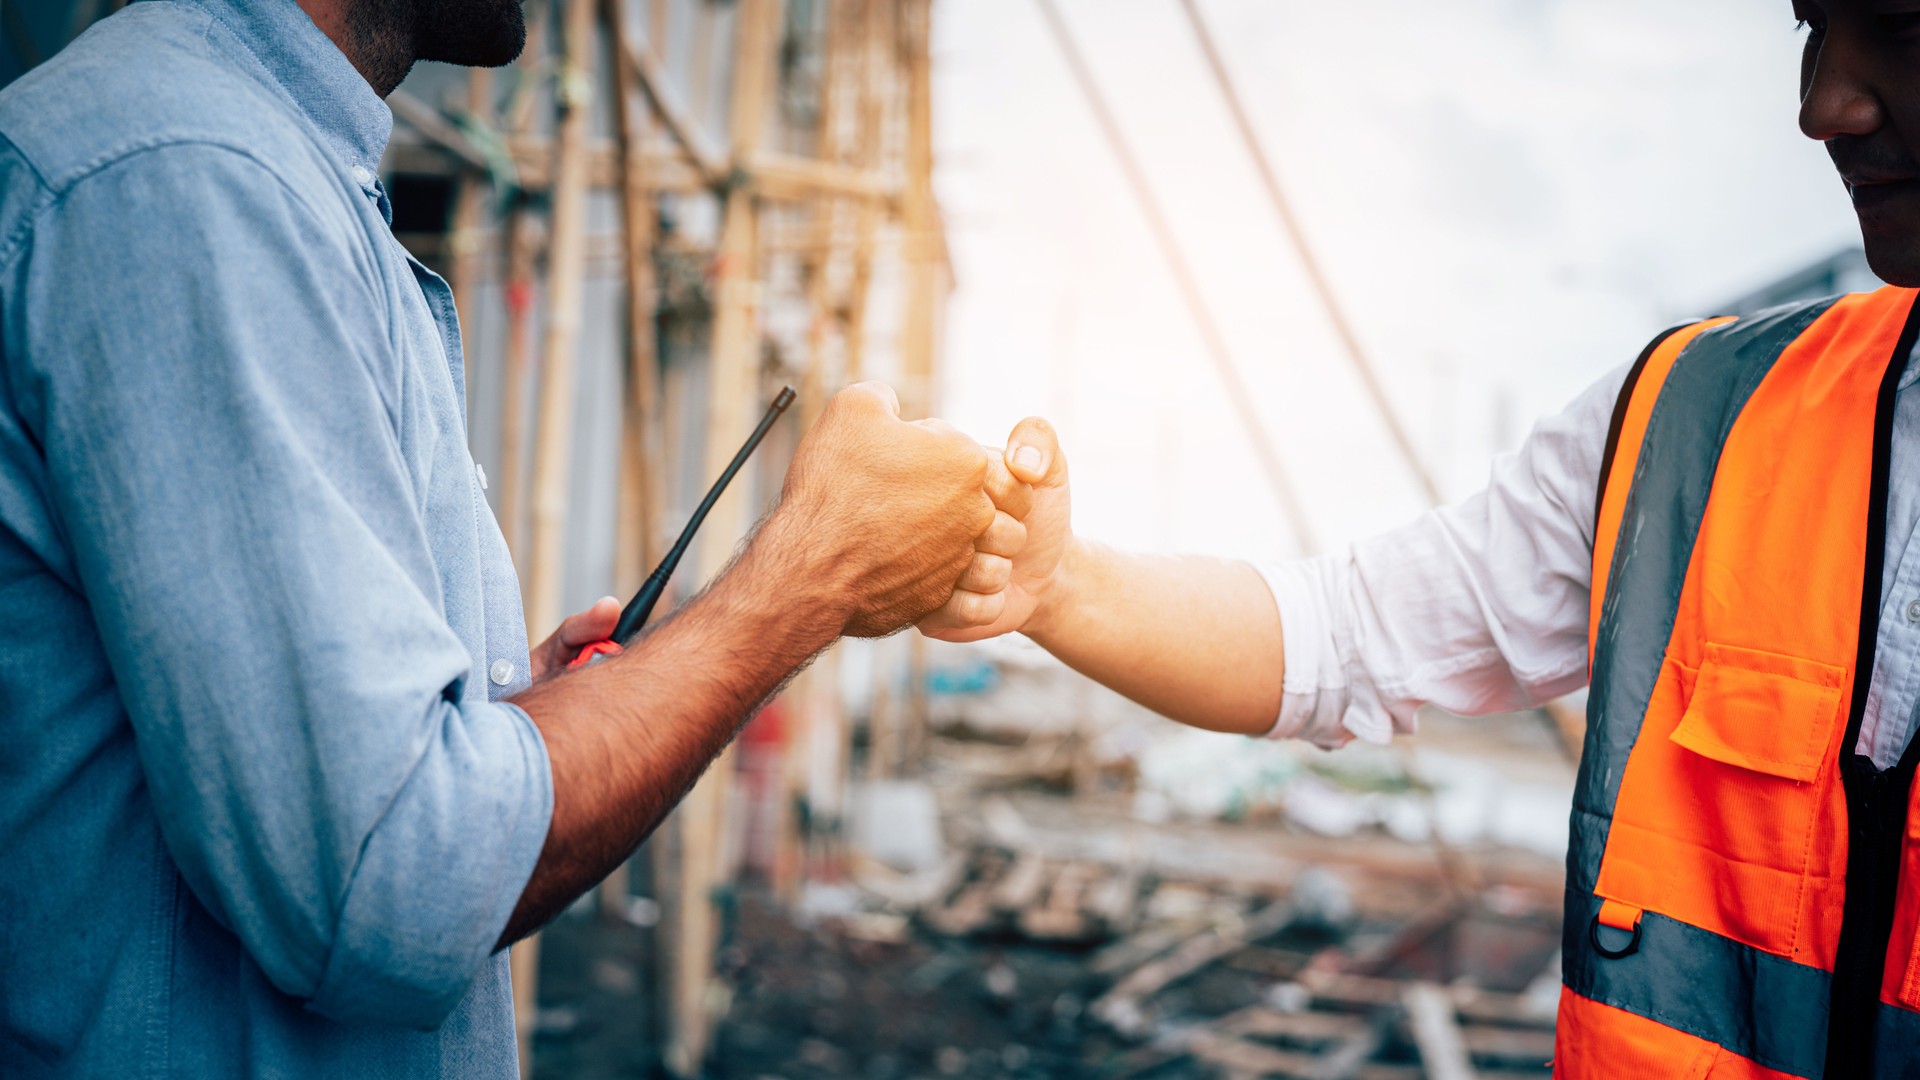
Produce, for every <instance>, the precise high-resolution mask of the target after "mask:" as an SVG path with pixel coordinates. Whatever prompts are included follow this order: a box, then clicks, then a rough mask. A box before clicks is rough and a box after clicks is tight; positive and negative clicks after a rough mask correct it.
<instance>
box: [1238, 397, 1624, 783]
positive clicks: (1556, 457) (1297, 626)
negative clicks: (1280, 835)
mask: <svg viewBox="0 0 1920 1080" xmlns="http://www.w3.org/2000/svg"><path fill="white" fill-rule="evenodd" d="M1627 370H1628V369H1627V368H1625V367H1622V368H1620V369H1618V370H1616V371H1613V372H1611V373H1609V374H1608V375H1607V376H1606V377H1605V378H1603V379H1601V380H1600V381H1599V382H1597V383H1595V384H1594V385H1593V386H1592V387H1590V388H1589V389H1587V390H1586V392H1584V393H1582V394H1581V395H1580V396H1579V397H1578V398H1576V399H1575V400H1574V402H1573V404H1571V405H1570V406H1568V407H1567V409H1566V410H1565V411H1563V412H1561V413H1559V414H1558V415H1555V416H1551V417H1548V418H1547V419H1545V420H1542V421H1541V422H1540V423H1539V424H1538V425H1536V426H1535V427H1534V429H1533V431H1532V433H1531V434H1529V435H1528V437H1527V440H1526V442H1525V444H1523V445H1522V446H1521V447H1520V449H1519V450H1518V451H1517V452H1514V453H1510V454H1505V455H1502V456H1501V457H1500V458H1499V459H1498V460H1496V461H1495V462H1494V466H1493V474H1492V477H1491V479H1490V480H1489V482H1488V485H1487V488H1486V490H1484V491H1482V492H1480V493H1479V494H1478V495H1475V496H1473V497H1471V498H1469V499H1467V500H1465V501H1464V502H1460V503H1456V504H1454V505H1451V506H1447V507H1443V508H1441V509H1438V510H1431V511H1428V512H1427V513H1425V514H1422V515H1421V516H1420V518H1419V519H1418V520H1416V521H1414V522H1413V523H1411V524H1409V525H1406V526H1403V527H1401V528H1399V529H1396V530H1394V531H1392V532H1389V533H1386V534H1385V535H1382V536H1378V537H1375V538H1373V539H1371V540H1366V541H1363V542H1361V543H1359V544H1356V545H1354V547H1353V548H1352V550H1350V551H1349V552H1347V553H1346V554H1345V555H1335V556H1323V557H1321V558H1316V559H1307V560H1302V561H1298V562H1291V563H1282V564H1278V565H1273V566H1264V567H1261V572H1262V573H1263V574H1264V575H1265V576H1266V579H1267V584H1268V586H1269V587H1270V588H1271V589H1272V590H1273V596H1274V601H1275V603H1276V604H1277V605H1278V606H1279V609H1280V623H1281V636H1282V640H1283V643H1284V647H1285V649H1286V676H1285V680H1284V685H1283V697H1282V701H1281V706H1280V716H1279V719H1278V721H1277V722H1276V723H1275V724H1274V727H1273V729H1272V731H1271V733H1270V734H1271V736H1272V737H1275V738H1299V739H1306V740H1308V741H1311V742H1313V743H1316V744H1318V745H1320V746H1326V747H1335V746H1340V745H1342V744H1344V743H1346V742H1348V741H1349V740H1351V739H1353V738H1355V737H1358V738H1361V739H1364V740H1367V741H1369V742H1385V741H1387V739H1388V738H1389V737H1390V736H1391V735H1392V734H1393V733H1394V732H1409V733H1410V732H1412V731H1413V729H1414V715H1415V713H1416V712H1417V711H1418V710H1419V708H1420V706H1421V705H1424V704H1432V705H1437V706H1439V707H1440V708H1443V709H1446V710H1448V711H1450V712H1456V713H1461V714H1464V715H1483V714H1487V713H1494V712H1502V711H1506V710H1511V709H1520V708H1527V707H1529V706H1533V705H1538V704H1540V703H1542V702H1545V701H1551V700H1553V699H1554V698H1556V697H1559V696H1560V695H1562V694H1565V693H1568V692H1570V691H1573V690H1576V689H1578V688H1579V687H1580V686H1581V685H1583V684H1584V683H1585V682H1586V680H1587V607H1588V595H1589V591H1590V589H1591V585H1592V576H1593V575H1592V569H1593V568H1592V563H1593V530H1594V497H1595V492H1596V489H1597V488H1598V486H1599V481H1600V461H1601V457H1602V456H1603V454H1604V453H1605V448H1606V440H1607V427H1608V424H1609V423H1610V421H1611V419H1612V415H1613V406H1614V402H1615V400H1616V399H1617V398H1618V397H1619V394H1620V389H1621V387H1622V386H1623V385H1624V384H1625V382H1626V374H1627Z"/></svg>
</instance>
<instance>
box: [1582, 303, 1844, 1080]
mask: <svg viewBox="0 0 1920 1080" xmlns="http://www.w3.org/2000/svg"><path fill="white" fill-rule="evenodd" d="M1832 305H1833V300H1830V299H1829V300H1822V301H1818V302H1816V303H1813V304H1804V305H1795V306H1792V307H1786V308H1777V309H1775V310H1772V311H1768V312H1762V313H1761V314H1758V315H1754V316H1750V317H1748V318H1744V319H1741V320H1740V321H1738V322H1734V323H1728V324H1726V325H1724V326H1717V327H1714V328H1713V329H1711V330H1707V331H1705V332H1703V333H1701V334H1700V335H1699V336H1698V337H1695V338H1694V339H1693V341H1692V342H1690V343H1689V344H1688V345H1687V348H1686V349H1685V350H1684V351H1683V352H1682V353H1681V354H1680V358H1679V359H1678V360H1677V361H1676V362H1675V363H1674V365H1673V369H1672V371H1671V372H1670V373H1669V374H1668V376H1667V379H1666V382H1665V384H1664V385H1663V386H1662V388H1661V390H1660V396H1659V397H1658V398H1657V399H1656V400H1655V403H1654V407H1653V412H1652V414H1651V415H1650V416H1649V418H1648V421H1647V431H1646V436H1645V437H1644V438H1643V439H1642V440H1641V444H1640V454H1639V459H1638V462H1637V463H1636V465H1635V467H1634V473H1633V482H1632V486H1631V487H1630V488H1629V489H1628V494H1627V504H1626V509H1625V512H1624V513H1623V514H1622V516H1621V524H1620V535H1619V538H1618V540H1617V542H1616V543H1615V546H1614V551H1613V563H1612V565H1611V567H1610V569H1609V571H1608V576H1607V594H1606V598H1605V600H1604V601H1603V603H1602V605H1601V609H1600V627H1599V632H1598V634H1597V637H1596V640H1595V642H1594V658H1593V683H1592V688H1591V691H1590V693H1589V695H1588V698H1587V741H1586V748H1585V752H1584V753H1583V754H1582V755H1581V760H1580V777H1579V780H1578V782H1577V784H1576V786H1575V788H1574V796H1573V819H1572V835H1571V837H1570V839H1569V843H1568V847H1567V884H1568V889H1567V913H1566V914H1567V921H1566V930H1565V960H1564V963H1565V978H1566V982H1567V987H1568V988H1569V989H1571V990H1572V991H1573V992H1574V993H1577V994H1579V995H1581V996H1582V997H1586V998H1588V999H1590V1000H1593V1001H1598V1002H1601V1003H1602V1004H1606V1005H1611V1006H1614V1007H1615V1008H1619V1009H1624V1010H1626V1011H1627V1012H1631V1013H1635V1014H1637V1015H1639V1016H1644V1017H1646V1018H1648V1019H1650V1020H1654V1021H1657V1022H1659V1023H1661V1024H1664V1025H1666V1026H1668V1027H1671V1028H1674V1029H1676V1030H1679V1031H1684V1032H1687V1033H1688V1034H1690V1035H1694V1036H1697V1037H1699V1038H1702V1039H1706V1040H1708V1041H1711V1042H1715V1043H1718V1044H1720V1045H1721V1046H1724V1047H1726V1048H1727V1049H1728V1050H1731V1051H1733V1052H1734V1053H1736V1054H1739V1055H1740V1056H1742V1057H1745V1058H1750V1059H1752V1060H1754V1061H1757V1062H1759V1063H1761V1064H1762V1065H1765V1066H1767V1067H1768V1068H1772V1069H1776V1070H1778V1071H1780V1072H1784V1073H1790V1074H1792V1075H1794V1076H1803V1077H1809V1078H1817V1077H1819V1076H1820V1073H1821V1069H1822V1066H1823V1064H1824V1060H1825V1056H1826V1037H1827V1000H1828V998H1827V988H1828V976H1827V974H1826V973H1825V972H1822V971H1819V970H1817V969H1815V968H1810V967H1806V966H1805V965H1801V964H1795V963H1792V962H1790V961H1787V960H1783V959H1781V958H1780V957H1777V956H1774V955H1772V954H1770V953H1765V952H1762V951H1760V950H1758V949H1754V948H1752V947H1750V946H1747V945H1743V944H1740V943H1739V942H1735V941H1732V940H1729V939H1727V938H1723V937H1721V936H1719V935H1717V934H1713V933H1711V932H1709V931H1706V930H1701V929H1699V928H1697V927H1692V926H1687V925H1685V924H1683V923H1679V922H1676V921H1674V920H1672V919H1667V918H1664V917H1662V916H1658V915H1654V914H1652V913H1648V914H1647V915H1645V916H1643V917H1642V919H1641V927H1642V933H1641V943H1640V948H1639V950H1638V951H1637V952H1636V953H1634V954H1633V955H1631V956H1628V957H1625V958H1623V959H1620V960H1607V959H1605V958H1603V957H1601V956H1599V955H1597V954H1595V953H1594V951H1593V948H1592V946H1591V945H1590V944H1589V942H1588V940H1587V930H1588V926H1589V925H1590V924H1591V923H1592V921H1593V918H1594V915H1595V914H1596V912H1597V911H1598V908H1599V901H1598V900H1596V899H1595V898H1594V896H1593V890H1594V887H1595V884H1596V882H1598V880H1599V877H1600V860H1601V856H1602V855H1603V853H1604V852H1605V851H1606V846H1607V836H1608V832H1609V830H1610V828H1611V827H1612V824H1613V807H1614V803H1615V801H1616V800H1617V799H1618V798H1619V795H1620V777H1621V774H1622V772H1623V771H1624V770H1625V768H1626V764H1627V756H1628V755H1629V754H1631V753H1632V752H1633V745H1634V742H1635V741H1636V740H1637V739H1638V738H1639V735H1640V724H1641V721H1642V720H1643V719H1644V718H1645V717H1646V712H1647V703H1648V701H1650V700H1651V699H1652V697H1653V687H1654V683H1655V682H1656V681H1657V680H1658V679H1659V677H1660V669H1661V665H1662V662H1663V660H1664V659H1665V657H1666V653H1667V644H1668V641H1669V639H1671V637H1672V636H1673V623H1674V618H1675V614H1676V612H1677V611H1678V609H1679V606H1680V592H1681V588H1682V586H1683V585H1684V584H1685V582H1686V576H1687V567H1688V565H1689V564H1690V563H1691V562H1692V559H1693V545H1694V541H1695V540H1696V538H1697V537H1698V535H1699V531H1700V520H1701V518H1702V516H1703V515H1704V514H1705V513H1706V508H1707V496H1708V494H1709V493H1710V492H1711V490H1712V488H1713V477H1714V473H1715V472H1716V471H1717V470H1718V468H1719V465H1720V452H1721V449H1722V447H1724V446H1725V445H1726V441H1727V434H1728V433H1729V432H1730V431H1732V429H1733V423H1734V420H1735V419H1737V418H1738V417H1739V415H1740V410H1741V409H1743V408H1745V406H1746V403H1747V399H1748V398H1750V397H1752V396H1753V392H1754V390H1755V389H1756V388H1757V387H1758V386H1759V385H1760V382H1761V380H1763V379H1765V378H1766V376H1767V373H1768V372H1769V371H1771V370H1773V365H1774V363H1775V361H1777V360H1778V359H1779V358H1780V354H1781V353H1782V352H1784V351H1785V350H1786V348H1787V346H1788V345H1790V344H1792V343H1793V341H1794V340H1795V339H1796V338H1798V337H1799V336H1800V335H1801V334H1803V333H1805V332H1806V329H1807V327H1809V326H1811V325H1813V322H1814V320H1816V319H1818V318H1819V317H1820V316H1821V315H1823V314H1825V313H1826V311H1827V309H1828V308H1829V307H1831V306H1832ZM1782 995H1784V996H1782Z"/></svg>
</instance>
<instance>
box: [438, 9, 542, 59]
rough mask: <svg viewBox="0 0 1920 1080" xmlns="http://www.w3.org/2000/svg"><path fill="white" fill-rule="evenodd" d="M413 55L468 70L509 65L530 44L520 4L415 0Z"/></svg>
mask: <svg viewBox="0 0 1920 1080" xmlns="http://www.w3.org/2000/svg"><path fill="white" fill-rule="evenodd" d="M415 3H416V5H417V7H416V10H415V12H414V39H413V43H414V55H415V58H416V59H420V60H438V61H440V62H441V63H446V64H460V65H463V66H466V67H501V66H503V65H506V64H511V63H513V62H514V60H516V59H518V58H519V56H520V50H521V49H524V48H525V47H526V44H527V19H526V15H525V13H524V12H522V11H521V9H520V3H521V0H415Z"/></svg>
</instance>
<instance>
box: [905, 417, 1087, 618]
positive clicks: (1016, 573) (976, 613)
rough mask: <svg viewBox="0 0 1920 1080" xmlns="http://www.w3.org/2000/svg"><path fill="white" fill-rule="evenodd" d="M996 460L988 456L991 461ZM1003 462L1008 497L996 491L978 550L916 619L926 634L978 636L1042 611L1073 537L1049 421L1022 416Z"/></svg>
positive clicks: (1063, 470) (1063, 465)
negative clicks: (936, 603)
mask: <svg viewBox="0 0 1920 1080" xmlns="http://www.w3.org/2000/svg"><path fill="white" fill-rule="evenodd" d="M1001 460H1003V459H1002V458H1001V457H1000V455H995V457H994V464H995V466H997V467H998V466H1000V462H1001ZM1004 461H1005V465H1004V466H1003V469H1004V471H1005V473H1006V477H1007V481H1008V482H1009V483H1011V484H1013V485H1017V487H1016V488H1015V489H1014V494H1013V495H1011V496H1009V497H1007V498H1006V499H1004V500H1003V498H1002V496H1001V495H1000V494H998V493H996V494H995V496H994V502H995V503H996V505H997V506H998V507H999V513H997V514H996V515H995V519H994V523H993V526H992V528H990V529H988V531H987V533H986V534H985V535H984V536H982V537H981V539H980V541H979V544H978V548H979V550H980V552H981V554H980V555H979V556H977V557H976V558H975V560H974V562H973V564H972V566H970V567H969V569H968V572H967V574H966V576H965V577H963V578H962V579H961V580H960V584H959V588H957V589H955V590H954V592H953V595H952V596H951V597H949V598H948V600H947V602H946V604H945V605H944V606H943V607H941V609H940V610H939V611H936V612H934V613H933V614H932V615H930V616H928V617H927V618H925V619H923V620H921V621H920V630H921V632H922V633H924V634H926V635H927V636H928V637H933V638H939V639H940V640H942V641H980V640H982V639H985V638H990V637H998V636H999V635H1001V634H1011V633H1015V632H1018V631H1022V630H1029V629H1031V628H1033V627H1034V626H1035V625H1036V624H1037V623H1039V622H1040V621H1042V620H1044V618H1045V616H1046V613H1047V610H1048V609H1047V606H1046V602H1047V601H1048V600H1049V599H1050V598H1051V596H1052V595H1053V593H1054V591H1055V590H1054V589H1053V586H1054V583H1055V579H1056V578H1057V577H1058V576H1059V571H1060V563H1061V558H1062V556H1063V555H1064V554H1065V553H1066V550H1067V547H1068V544H1069V543H1070V542H1071V540H1072V539H1073V524H1072V510H1071V499H1070V497H1069V491H1068V486H1067V458H1066V455H1065V454H1063V453H1061V451H1060V442H1059V439H1058V437H1057V436H1056V435H1055V433H1054V430H1053V425H1051V424H1049V423H1047V422H1046V421H1045V420H1042V419H1040V418H1038V417H1029V418H1028V419H1025V420H1022V421H1021V422H1020V423H1019V424H1018V425H1017V426H1016V427H1015V428H1014V429H1013V434H1012V435H1010V436H1008V437H1007V450H1006V454H1005V457H1004ZM989 486H990V488H991V486H992V485H991V484H990V485H989ZM1020 488H1029V489H1030V490H1031V496H1030V498H1027V499H1025V500H1021V499H1019V498H1018V494H1019V489H1020ZM1022 502H1024V503H1025V505H1024V507H1023V506H1022V505H1021V503H1022Z"/></svg>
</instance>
